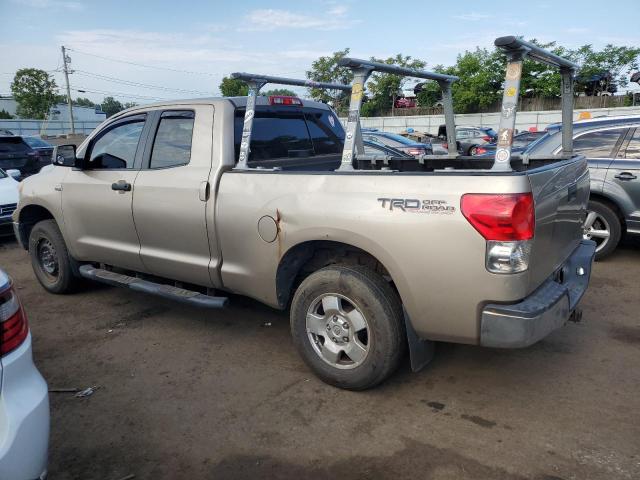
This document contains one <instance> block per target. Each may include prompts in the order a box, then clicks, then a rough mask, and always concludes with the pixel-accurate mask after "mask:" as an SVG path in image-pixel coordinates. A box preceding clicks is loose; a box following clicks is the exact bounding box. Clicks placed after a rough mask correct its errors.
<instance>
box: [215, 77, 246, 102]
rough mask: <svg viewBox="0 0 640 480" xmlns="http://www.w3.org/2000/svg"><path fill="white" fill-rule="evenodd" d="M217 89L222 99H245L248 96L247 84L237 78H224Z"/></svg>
mask: <svg viewBox="0 0 640 480" xmlns="http://www.w3.org/2000/svg"><path fill="white" fill-rule="evenodd" d="M219 88H220V92H221V93H222V96H224V97H246V96H247V95H248V94H249V87H248V86H247V84H246V83H245V82H244V81H243V80H238V79H237V78H230V77H224V78H223V79H222V82H220V86H219Z"/></svg>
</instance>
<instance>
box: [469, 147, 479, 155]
mask: <svg viewBox="0 0 640 480" xmlns="http://www.w3.org/2000/svg"><path fill="white" fill-rule="evenodd" d="M476 153H478V147H477V146H476V145H474V146H473V147H471V148H470V149H469V155H475V154H476Z"/></svg>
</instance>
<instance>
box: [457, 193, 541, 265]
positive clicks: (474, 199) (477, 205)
mask: <svg viewBox="0 0 640 480" xmlns="http://www.w3.org/2000/svg"><path fill="white" fill-rule="evenodd" d="M534 208H535V207H534V203H533V195H532V194H531V193H530V192H529V193H512V194H484V193H471V194H467V195H463V196H462V200H461V204H460V209H461V211H462V214H463V215H464V217H465V218H466V219H467V220H468V221H469V223H471V225H472V226H473V228H475V229H476V230H477V231H478V233H480V235H482V236H483V237H484V238H485V240H487V253H486V268H487V270H489V271H490V272H492V273H518V272H524V271H525V270H527V268H529V257H530V254H531V239H533V235H534V232H535V209H534Z"/></svg>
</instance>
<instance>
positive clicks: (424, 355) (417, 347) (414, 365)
mask: <svg viewBox="0 0 640 480" xmlns="http://www.w3.org/2000/svg"><path fill="white" fill-rule="evenodd" d="M402 313H403V315H404V325H405V329H406V331H407V343H408V344H409V359H410V360H411V370H412V371H414V372H419V371H420V370H422V369H423V368H424V367H425V365H427V364H428V363H429V362H431V360H432V359H433V355H434V353H435V342H432V341H431V340H423V339H421V338H420V337H418V334H417V333H416V331H415V330H414V329H413V325H411V319H410V318H409V314H408V313H407V311H406V310H405V308H404V306H403V307H402Z"/></svg>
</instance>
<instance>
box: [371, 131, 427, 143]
mask: <svg viewBox="0 0 640 480" xmlns="http://www.w3.org/2000/svg"><path fill="white" fill-rule="evenodd" d="M367 133H369V132H367ZM372 135H376V133H372ZM377 135H380V136H381V137H384V138H388V139H389V140H394V141H396V142H398V143H401V144H403V145H414V144H415V143H417V142H415V141H414V140H411V139H410V138H407V137H403V136H402V135H397V134H395V133H383V134H380V133H378V134H377Z"/></svg>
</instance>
